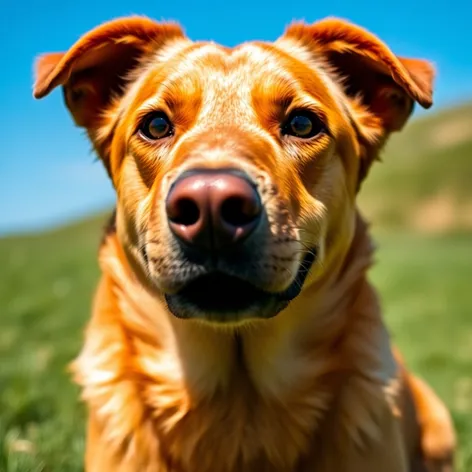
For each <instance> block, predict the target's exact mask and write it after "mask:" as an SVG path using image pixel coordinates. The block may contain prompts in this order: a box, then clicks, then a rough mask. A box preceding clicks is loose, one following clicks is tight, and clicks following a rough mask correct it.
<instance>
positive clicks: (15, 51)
mask: <svg viewBox="0 0 472 472" xmlns="http://www.w3.org/2000/svg"><path fill="white" fill-rule="evenodd" d="M432 3H433V2H432V1H431V0H429V1H425V0H419V1H418V0H409V1H404V0H396V1H395V2H379V1H375V2H374V1H364V2H362V1H360V0H358V1H352V0H351V1H347V0H338V1H337V2H333V1H325V2H315V1H307V2H303V1H285V2H281V1H276V0H272V1H268V0H263V1H258V0H252V1H249V0H238V1H236V2H231V3H227V2H224V0H223V1H219V2H214V1H206V0H202V1H200V2H191V1H186V0H184V1H182V0H180V1H169V2H165V1H162V2H157V1H153V2H149V1H148V2H143V1H141V0H136V1H133V2H126V1H124V0H114V1H109V0H95V1H91V0H81V1H79V2H70V3H69V2H67V1H66V2H64V1H61V2H58V1H56V0H52V1H49V2H46V3H44V2H39V1H31V0H26V1H23V2H14V1H11V0H5V1H2V2H1V6H0V40H1V44H2V54H1V58H2V59H1V63H2V66H1V73H0V110H1V113H0V138H1V151H2V152H1V156H0V233H8V232H16V231H26V230H35V229H42V228H45V227H48V226H51V225H55V224H59V223H62V222H65V221H69V220H72V219H75V218H77V217H81V216H83V215H85V214H87V213H89V212H92V211H99V210H101V209H103V208H107V207H109V206H110V205H111V204H112V202H113V191H112V187H111V185H110V183H109V181H108V178H107V177H106V175H105V172H104V170H103V169H102V166H101V164H100V163H99V162H95V158H94V155H93V154H92V153H91V151H90V145H89V144H88V142H87V141H86V139H85V137H84V135H83V133H82V131H81V130H79V129H77V128H75V127H74V125H73V124H72V121H71V119H70V117H69V115H68V113H67V111H66V109H65V108H64V106H63V103H62V95H61V93H60V91H59V90H56V92H55V93H53V94H52V95H50V96H48V97H47V98H46V99H43V100H41V101H35V100H33V98H32V64H33V60H34V57H35V56H36V55H37V54H39V53H42V52H50V51H63V50H66V49H67V48H68V47H70V46H71V45H72V44H73V43H74V42H75V41H76V40H77V39H78V38H79V36H80V35H81V34H83V33H85V32H86V31H88V30H89V29H91V28H93V27H94V26H96V25H97V24H99V23H101V22H103V21H106V20H109V19H112V18H114V17H117V16H123V15H128V14H144V15H148V16H150V17H152V18H155V19H157V20H162V19H173V20H177V21H179V22H180V23H181V24H182V25H183V26H184V28H185V30H186V32H187V34H188V35H189V36H190V37H191V38H192V39H196V40H214V41H217V42H220V43H222V44H225V45H227V46H233V45H235V44H237V43H239V42H242V41H246V40H251V39H259V40H274V39H276V38H277V37H278V36H279V35H280V34H281V33H282V31H283V29H284V27H285V26H286V25H287V24H288V23H290V22H291V21H292V20H294V19H301V20H306V21H308V22H313V21H316V20H318V19H320V18H323V17H325V16H329V15H336V16H340V17H344V18H347V19H349V20H351V21H354V22H356V23H359V24H360V25H362V26H364V27H366V28H367V29H369V30H371V31H372V32H373V33H375V34H377V35H379V36H380V37H381V38H382V39H383V40H385V41H386V42H387V44H388V45H389V46H390V47H391V48H392V49H393V50H394V52H396V53H398V54H401V55H405V56H416V57H424V58H428V59H430V60H433V61H434V62H435V63H436V66H437V68H438V72H439V75H438V78H437V83H436V85H437V91H436V95H435V102H436V108H440V107H443V106H447V105H448V104H451V103H454V102H456V103H457V102H459V101H461V100H464V99H465V98H467V99H470V98H472V34H471V31H470V30H471V28H472V3H471V2H470V0H458V1H455V2H453V1H451V2H449V3H443V2H441V3H436V5H438V6H437V7H433V6H432Z"/></svg>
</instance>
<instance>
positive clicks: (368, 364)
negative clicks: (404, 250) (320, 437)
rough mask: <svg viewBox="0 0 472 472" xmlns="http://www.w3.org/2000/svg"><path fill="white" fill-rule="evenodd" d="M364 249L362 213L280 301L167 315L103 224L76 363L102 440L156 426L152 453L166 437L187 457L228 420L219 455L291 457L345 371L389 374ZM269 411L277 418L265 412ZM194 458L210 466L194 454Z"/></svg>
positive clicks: (131, 440) (276, 460)
mask: <svg viewBox="0 0 472 472" xmlns="http://www.w3.org/2000/svg"><path fill="white" fill-rule="evenodd" d="M372 252H373V250H372V247H371V243H370V238H369V236H368V232H367V226H366V224H365V223H364V222H363V221H362V220H361V218H360V217H358V218H357V223H356V230H355V234H354V237H353V240H352V242H351V244H350V247H349V249H348V250H347V252H345V254H344V256H343V257H342V258H338V259H337V260H333V264H332V265H333V267H330V268H328V269H332V270H325V272H326V273H327V275H326V276H325V277H323V278H322V279H320V280H316V281H315V282H313V283H311V284H309V285H308V286H307V287H306V288H305V289H304V290H303V291H302V293H301V294H300V295H299V296H298V297H297V298H296V299H295V300H294V301H293V302H292V303H291V304H290V305H289V307H288V308H287V309H286V310H284V312H282V313H280V314H279V315H278V316H277V317H275V318H273V319H272V320H263V321H258V322H254V323H251V324H247V325H243V326H242V327H241V328H239V329H233V328H232V329H224V328H215V327H213V326H211V325H208V324H205V323H203V322H195V321H188V320H179V319H177V318H174V317H172V315H170V314H169V313H168V311H167V310H166V305H165V302H164V301H163V299H162V298H160V297H156V296H155V295H151V294H150V293H149V292H147V291H146V290H145V289H144V288H143V287H142V286H141V285H140V284H139V283H138V282H137V281H136V279H135V278H134V276H133V274H132V272H131V270H130V268H129V266H128V265H127V263H126V259H125V256H124V254H123V250H122V248H121V247H120V245H119V242H118V240H117V238H116V235H113V234H112V235H109V236H108V238H107V240H106V242H105V244H104V246H103V247H102V250H101V254H100V265H101V268H102V271H103V277H102V280H101V282H100V285H99V288H98V292H97V294H96V299H95V304H94V313H93V317H92V321H91V323H90V325H89V328H88V331H87V336H86V343H85V346H84V348H83V350H82V352H81V355H80V356H79V358H78V359H77V360H76V362H75V363H74V366H73V367H74V371H75V377H76V381H77V382H78V383H79V384H81V386H82V387H83V397H84V399H85V400H86V402H87V403H88V406H89V408H90V409H91V410H93V411H94V412H95V415H96V417H97V418H98V419H99V420H100V421H101V422H102V425H103V435H104V436H105V438H106V439H107V440H108V442H109V443H110V447H113V446H115V448H117V449H120V448H122V447H123V443H124V442H126V443H127V444H128V446H127V447H128V448H130V447H133V448H135V449H136V448H138V447H143V446H142V442H143V441H142V440H138V439H137V438H136V431H137V429H138V428H137V425H141V426H140V427H142V428H145V429H146V430H151V429H152V430H153V431H154V432H155V437H156V438H159V439H158V440H157V439H156V444H155V445H154V446H153V447H152V448H151V449H152V450H153V451H154V452H153V454H157V455H159V454H161V455H162V454H164V452H162V450H161V449H162V444H164V443H165V445H166V451H167V452H165V454H169V455H170V456H173V455H174V453H175V455H176V456H179V457H183V458H184V459H182V460H183V461H184V462H185V460H187V461H190V463H191V460H192V457H193V456H194V454H197V453H198V451H200V453H201V451H202V450H204V444H205V443H208V447H209V450H211V449H212V444H211V443H212V441H213V442H215V441H216V442H219V441H220V440H221V439H220V438H219V437H218V434H222V431H221V424H224V423H225V422H227V423H228V426H227V428H230V429H231V430H232V440H231V441H227V442H228V443H230V444H229V445H228V446H227V447H226V448H225V447H224V448H223V449H225V450H224V452H223V453H222V454H223V455H222V457H225V459H224V463H225V464H232V466H234V470H238V467H241V463H240V462H238V461H241V460H243V461H245V462H246V463H249V462H251V461H252V462H251V463H253V464H258V463H259V462H258V460H259V459H260V457H261V456H265V457H269V458H270V461H271V463H272V464H273V465H275V464H278V465H279V467H280V470H288V469H286V467H293V465H294V463H295V462H296V461H297V459H298V457H299V455H300V454H301V451H302V450H303V449H304V447H305V446H304V445H305V444H306V441H307V440H308V438H309V437H310V435H311V434H312V432H313V431H314V430H315V429H316V426H317V425H318V424H319V422H320V421H321V419H322V417H323V414H324V412H325V411H326V410H327V409H328V407H329V405H330V402H332V401H333V399H334V396H335V395H334V394H333V392H336V391H339V390H338V389H337V388H336V387H335V384H336V385H338V384H340V382H342V380H340V379H342V378H345V376H341V375H340V374H341V372H344V373H345V372H348V373H352V372H357V371H358V372H360V373H362V375H363V376H364V377H365V376H367V377H368V378H371V379H372V380H373V381H374V382H379V383H382V382H383V383H385V381H387V382H388V379H389V378H390V376H391V374H390V373H388V374H387V377H388V378H387V379H383V377H384V376H385V372H386V368H385V363H386V360H385V359H387V362H388V359H389V356H388V353H382V349H383V348H382V346H383V345H384V344H385V337H386V332H385V329H384V327H383V324H382V322H381V321H380V317H379V309H378V305H377V300H376V298H375V294H374V292H373V291H372V290H371V289H370V287H369V285H368V283H367V282H366V277H365V272H366V270H367V268H368V267H369V266H370V264H371V257H372ZM361 306H362V307H363V311H362V312H361V311H360V310H359V309H358V307H361ZM364 307H368V309H367V310H366V311H364ZM367 332H368V333H367ZM365 343H368V344H367V346H366V344H365ZM387 345H388V343H387ZM387 370H389V371H390V370H391V368H389V369H387ZM275 411H277V415H279V418H280V420H281V421H280V422H279V423H277V421H276V422H275V423H271V424H268V423H267V418H268V417H270V418H274V417H276V416H274V412H275ZM150 418H153V420H151V419H150ZM192 418H193V419H194V421H192ZM198 418H200V419H202V418H204V420H200V422H199V421H198ZM282 419H283V421H282ZM151 423H152V424H151ZM229 424H230V425H231V426H229ZM248 424H252V427H253V428H254V429H257V428H259V429H264V431H259V433H260V434H254V437H259V438H261V437H262V438H265V439H264V444H260V445H258V446H251V445H249V444H246V442H245V437H246V436H247V425H248ZM144 425H146V426H144ZM212 425H213V426H214V428H213V430H212ZM287 431H290V435H289V436H288V435H287ZM353 434H354V433H353ZM279 437H281V438H284V439H283V441H279V440H278V438H279ZM287 437H289V439H288V440H287ZM173 438H175V440H174V439H173ZM177 438H178V439H177ZM183 438H187V439H188V440H187V441H186V440H185V439H183ZM271 438H272V439H271ZM225 444H226V443H225ZM148 449H149V448H148ZM151 449H149V450H147V451H141V453H140V455H141V457H143V456H144V457H145V456H146V455H149V454H151V452H150V450H151ZM158 451H161V452H158ZM185 458H186V459H185ZM161 460H163V459H161ZM169 460H170V459H169ZM208 460H209V462H208V471H210V470H221V471H222V472H223V471H225V470H226V469H224V468H223V466H222V467H221V468H218V467H216V469H215V468H214V467H215V462H214V461H215V460H216V458H215V457H212V458H209V459H208ZM199 462H200V464H201V468H200V470H201V471H206V470H207V468H205V466H204V464H203V462H202V459H201V456H200V460H199ZM262 463H263V462H260V463H259V464H262ZM179 467H183V470H187V469H185V467H184V465H181V466H179ZM254 467H256V468H255V469H254V470H261V471H262V470H263V468H262V467H261V466H260V465H259V466H257V465H255V466H254ZM257 467H259V468H257ZM142 470H144V469H142ZM159 470H160V469H159ZM179 470H180V469H179ZM189 470H191V467H190V469H189ZM227 470H228V471H232V470H233V469H232V468H231V467H230V466H229V465H228V467H227ZM239 470H241V469H239ZM244 470H250V468H245V469H244ZM251 470H252V469H251ZM271 470H279V469H277V468H276V469H271Z"/></svg>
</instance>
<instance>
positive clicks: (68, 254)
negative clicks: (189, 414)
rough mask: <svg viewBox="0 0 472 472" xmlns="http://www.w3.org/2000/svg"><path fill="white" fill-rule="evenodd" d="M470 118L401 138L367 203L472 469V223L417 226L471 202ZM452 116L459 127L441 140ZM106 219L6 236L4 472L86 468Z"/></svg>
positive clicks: (465, 469) (462, 113) (1, 391)
mask: <svg viewBox="0 0 472 472" xmlns="http://www.w3.org/2000/svg"><path fill="white" fill-rule="evenodd" d="M469 120H470V122H469ZM464 122H468V123H469V124H470V123H472V105H470V104H469V105H465V106H463V107H461V108H458V109H455V110H450V111H445V112H442V113H439V114H436V115H432V117H431V118H422V119H420V120H417V121H416V122H414V123H413V124H412V125H411V126H410V127H409V128H408V129H407V130H406V131H405V132H404V133H402V134H400V135H398V136H397V137H395V139H394V140H393V141H392V144H391V146H389V148H388V149H387V152H386V153H385V156H384V159H383V160H384V161H385V162H384V163H383V164H376V166H375V167H374V170H373V171H372V173H371V175H370V176H369V178H368V180H367V182H366V184H365V186H364V188H363V192H362V195H361V205H362V208H363V209H364V213H365V214H367V216H368V217H369V219H371V220H373V221H374V222H375V224H374V229H375V230H376V234H375V235H376V239H377V242H378V246H379V250H378V253H377V260H378V264H377V265H376V266H375V267H374V269H373V271H372V273H371V278H372V280H373V282H374V283H375V285H376V286H377V287H378V289H379V291H380V294H381V296H382V301H383V305H384V311H385V316H386V320H387V323H388V325H389V327H390V329H391V332H392V335H393V337H394V340H395V342H396V343H397V344H398V345H399V346H400V348H401V350H402V351H403V353H404V355H405V357H406V359H407V361H408V363H409V365H410V367H411V368H412V369H413V370H414V371H415V372H417V373H419V374H421V375H422V376H424V377H425V378H426V379H427V381H428V382H429V383H430V384H431V385H432V386H433V388H434V389H435V390H436V391H437V392H438V394H439V395H440V396H441V397H442V398H443V399H444V400H445V401H446V403H447V405H448V406H449V408H450V410H451V411H452V414H453V418H454V421H455V424H456V426H457V430H458V432H459V439H460V447H459V452H458V457H457V459H458V472H472V313H471V312H472V292H471V276H472V232H471V231H470V229H471V228H470V226H468V229H467V228H466V227H465V226H467V225H465V226H464V224H463V223H464V221H465V220H464V219H462V220H459V219H458V218H455V219H453V220H452V221H451V222H450V224H449V227H448V228H447V230H448V233H447V234H442V235H432V234H424V233H420V232H419V231H418V228H417V227H415V225H414V224H413V225H412V214H414V211H418V205H420V204H421V202H424V201H427V200H428V199H429V198H431V197H433V196H435V195H440V194H442V193H444V192H449V194H452V202H453V203H454V211H455V212H456V213H455V214H456V215H459V214H466V212H467V210H468V211H469V212H471V210H472V204H471V200H472V199H471V197H472V191H471V188H470V177H471V176H472V159H470V156H471V155H472V132H469V134H468V135H467V133H466V134H465V135H462V136H461V135H460V133H459V134H457V129H460V125H461V123H462V124H463V123H464ZM450 123H456V124H457V123H458V124H459V125H458V128H457V129H456V128H454V127H452V128H451V129H450V130H449V135H448V134H447V133H446V135H445V136H446V138H444V136H443V141H442V144H441V142H439V141H438V140H437V139H436V141H435V140H434V139H433V137H435V136H436V134H438V133H439V131H440V130H441V129H443V126H446V125H449V124H450ZM469 129H472V128H471V127H469ZM454 130H455V131H454ZM454 132H456V135H454ZM451 133H452V134H451ZM443 135H444V133H443ZM447 136H449V138H448V137H447ZM451 136H452V138H451ZM448 139H449V141H448ZM438 143H439V144H438ZM400 149H401V150H402V152H399V150H400ZM420 210H421V208H420ZM443 210H444V208H443ZM103 221H104V220H103V218H101V217H97V218H93V219H90V220H87V221H84V222H79V223H77V224H75V225H72V226H69V227H67V228H63V229H59V230H55V231H52V232H48V233H44V234H38V235H29V236H18V237H10V238H4V239H0V262H1V265H0V267H1V269H0V317H1V329H0V472H78V471H81V470H83V467H82V457H83V449H84V423H85V412H84V408H83V405H82V404H81V403H80V402H79V401H78V393H79V392H78V390H77V389H76V387H75V386H74V385H73V384H72V383H71V381H70V379H69V376H68V374H67V372H66V367H67V364H68V363H69V362H70V361H71V360H72V359H73V358H74V356H75V355H76V354H77V353H78V350H79V348H80V345H81V341H82V332H83V329H84V327H85V323H86V321H87V319H88V316H89V313H90V303H91V296H92V293H93V289H94V286H95V284H96V281H97V279H98V268H97V262H96V252H97V248H98V242H99V238H100V227H101V225H102V224H103ZM412 228H413V229H412ZM415 228H416V229H415Z"/></svg>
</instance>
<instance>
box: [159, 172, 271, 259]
mask: <svg viewBox="0 0 472 472" xmlns="http://www.w3.org/2000/svg"><path fill="white" fill-rule="evenodd" d="M166 213H167V219H168V222H169V226H170V229H171V231H172V232H173V234H174V235H175V236H176V237H177V238H178V239H179V240H180V241H182V242H184V243H185V244H187V245H190V246H192V247H195V248H198V249H200V250H205V251H215V250H219V249H221V248H223V247H225V246H233V245H235V244H238V243H240V242H242V241H244V240H245V239H246V238H247V237H248V236H249V235H250V234H251V233H253V232H254V230H255V229H256V227H257V226H258V223H259V221H260V220H261V216H262V203H261V199H260V196H259V193H258V191H257V189H256V187H255V186H254V185H253V184H252V183H251V181H250V180H249V178H247V177H246V176H245V175H244V174H243V173H242V172H239V171H237V170H220V171H213V170H194V171H187V172H185V173H184V174H183V175H182V176H180V177H179V178H178V179H177V181H176V182H175V183H174V185H173V186H172V187H171V189H170V191H169V193H168V196H167V200H166Z"/></svg>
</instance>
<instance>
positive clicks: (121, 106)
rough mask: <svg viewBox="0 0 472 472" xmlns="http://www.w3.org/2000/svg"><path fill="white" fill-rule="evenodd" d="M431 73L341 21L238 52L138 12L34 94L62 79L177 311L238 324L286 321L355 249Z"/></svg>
mask: <svg viewBox="0 0 472 472" xmlns="http://www.w3.org/2000/svg"><path fill="white" fill-rule="evenodd" d="M432 78H433V70H432V68H431V66H430V65H429V64H428V63H427V62H424V61H421V60H411V59H402V58H398V57H396V56H395V55H394V54H393V53H392V52H391V51H390V50H389V49H388V48H387V46H386V45H384V44H383V43H382V42H381V41H380V40H378V39H377V38H375V37H374V36H372V35H371V34H369V33H368V32H366V31H364V30H362V29H360V28H358V27H356V26H354V25H352V24H350V23H347V22H345V21H341V20H336V19H328V20H323V21H320V22H318V23H315V24H313V25H304V24H294V25H292V26H290V27H289V28H288V29H287V31H286V32H285V34H284V35H283V36H282V37H281V38H279V40H277V41H276V42H275V43H273V44H267V43H259V42H257V43H255V42H254V43H246V44H243V45H241V46H238V47H236V48H233V49H229V48H225V47H222V46H218V45H215V44H213V43H194V42H192V41H190V40H189V39H188V38H186V37H185V35H184V33H183V32H182V31H181V29H180V28H179V27H178V26H177V25H174V24H159V23H155V22H153V21H151V20H148V19H146V18H136V17H132V18H126V19H119V20H115V21H112V22H110V23H106V24H104V25H102V26H100V27H98V28H96V29H95V30H92V31H91V32H89V33H88V34H86V35H85V36H84V37H82V38H81V39H80V40H79V41H78V42H77V43H76V44H75V45H74V46H73V47H72V48H71V49H70V50H69V51H68V52H67V53H64V54H62V53H58V54H48V55H45V56H42V57H41V58H40V59H39V61H38V63H37V81H36V85H35V96H36V97H37V98H40V97H43V96H45V95H47V94H48V93H49V92H50V91H51V90H52V89H53V88H54V87H56V86H58V85H62V86H63V91H64V97H65V101H66V104H67V106H68V108H69V110H70V111H71V113H72V116H73V118H74V120H75V122H76V123H77V124H78V125H79V126H82V127H85V129H86V130H87V132H88V134H89V137H90V139H91V141H92V143H93V144H94V147H95V149H96V151H97V153H98V154H99V156H100V157H101V159H102V161H103V162H104V164H105V166H106V168H107V170H108V172H109V175H110V177H111V179H112V181H113V184H114V186H115V189H116V192H117V232H118V237H119V239H120V241H121V244H122V246H123V248H124V250H125V253H126V256H127V258H128V260H129V263H130V265H131V267H132V268H133V270H134V272H135V273H136V275H137V276H138V277H139V278H140V280H141V281H142V283H143V284H144V285H145V286H146V287H147V288H148V289H149V290H151V291H154V292H155V293H156V294H158V295H159V296H161V295H163V296H164V297H165V298H166V301H167V304H168V307H169V309H170V311H171V312H172V313H173V314H174V315H175V316H178V317H181V318H197V319H202V320H207V321H212V322H215V323H223V322H225V323H237V322H242V321H243V320H248V319H254V318H269V317H272V316H275V315H276V314H277V313H279V312H280V311H281V310H282V309H283V308H284V307H286V306H287V304H288V303H289V302H290V301H291V300H292V299H293V298H294V297H296V296H298V294H299V293H300V291H301V290H302V288H303V286H306V285H308V284H310V283H313V282H314V281H315V280H316V279H317V278H319V277H322V276H323V272H325V271H326V270H329V268H330V267H331V262H332V261H333V260H335V259H336V257H337V256H339V254H342V253H343V252H345V251H346V250H347V248H348V247H349V243H350V241H351V238H352V234H353V229H354V225H355V216H356V212H355V198H356V194H357V191H358V189H359V186H360V184H361V182H362V180H363V179H364V177H365V175H366V174H367V171H368V169H369V167H370V164H371V162H372V161H373V160H374V159H375V158H376V156H377V154H378V152H379V150H380V148H381V147H382V145H383V144H384V142H385V140H386V139H387V137H388V136H389V134H390V133H391V132H392V131H397V130H399V129H401V128H402V126H403V125H404V123H405V122H406V121H407V119H408V117H409V116H410V114H411V112H412V108H413V104H414V102H415V101H416V102H418V103H420V104H421V105H422V106H424V107H429V106H430V105H431V86H432Z"/></svg>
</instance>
